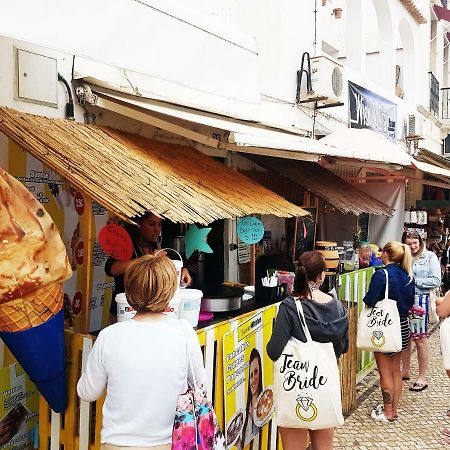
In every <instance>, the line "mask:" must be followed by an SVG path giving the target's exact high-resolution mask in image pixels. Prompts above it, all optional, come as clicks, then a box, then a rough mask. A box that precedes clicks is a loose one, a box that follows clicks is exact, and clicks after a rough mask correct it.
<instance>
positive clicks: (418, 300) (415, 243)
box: [402, 233, 441, 392]
mask: <svg viewBox="0 0 450 450" xmlns="http://www.w3.org/2000/svg"><path fill="white" fill-rule="evenodd" d="M402 241H403V242H404V243H406V244H407V245H408V247H409V248H410V249H411V253H412V257H413V264H412V271H413V275H414V282H415V295H414V305H413V307H412V308H411V311H410V314H409V315H410V327H411V338H410V342H409V345H408V350H407V351H406V352H404V353H403V357H402V367H403V370H402V378H403V380H409V379H410V373H409V371H410V363H411V351H412V341H414V342H415V344H416V348H417V358H418V362H419V374H418V376H417V378H416V381H415V382H414V383H413V385H412V386H411V387H410V388H409V390H410V391H413V392H420V391H423V390H424V389H426V388H427V387H428V384H427V381H426V380H427V378H426V377H427V369H428V341H427V339H428V316H429V308H430V306H429V301H430V293H431V292H432V291H433V290H435V289H438V288H439V287H440V286H441V265H440V263H439V260H438V258H437V256H436V255H435V254H434V253H433V252H430V251H429V250H427V249H426V248H425V243H424V242H423V239H422V237H421V236H420V235H419V234H417V233H404V235H403V239H402Z"/></svg>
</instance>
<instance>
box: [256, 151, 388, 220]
mask: <svg viewBox="0 0 450 450" xmlns="http://www.w3.org/2000/svg"><path fill="white" fill-rule="evenodd" d="M250 159H251V160H252V161H254V162H255V163H257V164H259V165H261V166H262V167H264V168H266V169H268V170H273V171H275V172H277V173H279V174H280V175H283V176H284V177H286V178H288V179H289V180H291V181H292V182H293V183H296V184H298V185H300V186H301V187H302V188H303V189H305V190H306V191H310V192H312V193H313V194H314V195H317V196H318V197H320V198H322V199H323V200H325V201H326V202H328V203H329V204H331V205H332V206H334V207H335V208H336V209H337V210H339V211H341V212H342V213H344V214H354V215H357V216H358V215H359V214H361V213H369V214H378V215H385V216H389V217H391V216H392V214H393V212H394V210H393V208H391V207H389V206H388V205H385V204H384V203H382V202H380V201H379V200H377V199H375V198H373V197H371V196H370V195H368V194H366V193H364V192H362V191H360V190H359V189H358V188H356V187H354V186H352V185H351V184H350V183H347V182H346V181H345V180H343V179H342V178H340V177H338V176H337V175H335V174H334V173H332V172H330V171H329V170H327V169H325V168H324V167H322V166H321V165H320V164H317V163H310V162H305V161H285V160H283V159H280V158H270V157H264V156H252V157H251V158H250Z"/></svg>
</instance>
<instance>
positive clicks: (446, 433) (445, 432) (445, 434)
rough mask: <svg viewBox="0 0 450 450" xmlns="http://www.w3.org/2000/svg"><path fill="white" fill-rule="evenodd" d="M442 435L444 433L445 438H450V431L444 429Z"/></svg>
mask: <svg viewBox="0 0 450 450" xmlns="http://www.w3.org/2000/svg"><path fill="white" fill-rule="evenodd" d="M441 433H442V434H443V435H444V436H447V437H450V430H449V429H448V428H442V429H441Z"/></svg>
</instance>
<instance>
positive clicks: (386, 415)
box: [363, 241, 414, 423]
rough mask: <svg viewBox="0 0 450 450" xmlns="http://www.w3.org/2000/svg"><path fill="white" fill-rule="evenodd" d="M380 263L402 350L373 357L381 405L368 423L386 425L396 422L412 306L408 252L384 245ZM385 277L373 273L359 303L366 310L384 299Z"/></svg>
mask: <svg viewBox="0 0 450 450" xmlns="http://www.w3.org/2000/svg"><path fill="white" fill-rule="evenodd" d="M382 260H383V264H384V265H385V267H384V269H385V270H386V271H387V274H388V280H389V282H388V283H389V284H388V296H389V298H390V299H391V300H395V301H396V302H397V309H398V313H399V315H400V327H401V330H399V331H401V334H402V350H401V351H400V352H398V353H380V352H376V353H375V360H376V362H377V366H378V371H379V372H380V386H381V393H382V396H383V405H379V406H377V407H376V408H375V409H374V410H373V411H372V414H371V417H372V419H374V420H376V421H378V422H383V423H389V422H393V421H394V420H397V419H398V403H399V401H400V396H401V393H402V388H403V381H402V372H401V368H400V365H401V358H402V352H404V351H406V350H407V348H408V342H409V321H408V311H409V310H410V308H411V307H412V305H413V303H414V280H413V277H412V274H411V265H412V263H411V261H412V258H411V251H410V249H409V247H408V246H407V245H406V244H402V243H400V242H395V241H393V242H388V243H387V244H386V245H385V246H384V247H383V252H382ZM385 290H386V275H385V271H384V270H378V271H377V272H375V273H374V275H373V277H372V280H371V282H370V286H369V290H368V291H367V294H366V295H365V297H364V299H363V301H364V303H365V304H366V305H367V306H370V307H372V306H375V305H376V304H377V302H379V301H380V300H383V299H384V296H385Z"/></svg>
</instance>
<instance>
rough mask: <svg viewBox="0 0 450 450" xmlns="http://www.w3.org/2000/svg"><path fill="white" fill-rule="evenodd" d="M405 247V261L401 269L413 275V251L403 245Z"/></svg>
mask: <svg viewBox="0 0 450 450" xmlns="http://www.w3.org/2000/svg"><path fill="white" fill-rule="evenodd" d="M402 247H403V261H402V262H401V264H400V267H401V268H402V269H403V270H404V271H405V272H406V273H407V274H409V275H412V255H411V250H410V248H409V247H408V246H407V245H406V244H402Z"/></svg>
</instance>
